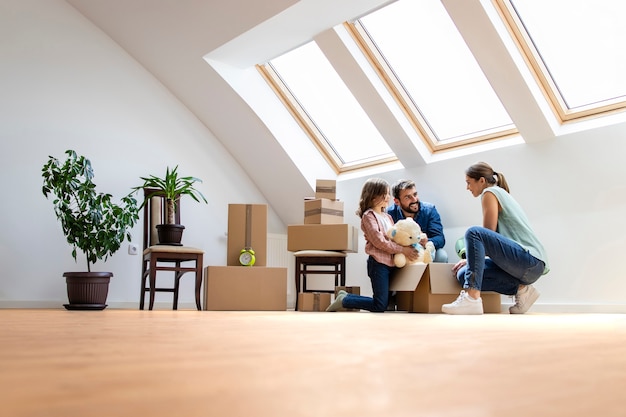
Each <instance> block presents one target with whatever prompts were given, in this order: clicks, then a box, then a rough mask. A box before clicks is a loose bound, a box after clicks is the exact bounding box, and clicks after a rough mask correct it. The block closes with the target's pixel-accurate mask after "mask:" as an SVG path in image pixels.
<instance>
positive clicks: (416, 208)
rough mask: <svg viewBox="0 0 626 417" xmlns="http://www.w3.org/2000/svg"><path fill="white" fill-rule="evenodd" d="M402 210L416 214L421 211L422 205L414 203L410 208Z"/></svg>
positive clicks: (406, 207) (405, 207)
mask: <svg viewBox="0 0 626 417" xmlns="http://www.w3.org/2000/svg"><path fill="white" fill-rule="evenodd" d="M402 210H404V211H406V212H407V213H412V214H415V213H417V212H418V211H419V210H420V205H419V203H412V204H409V205H408V206H404V207H402Z"/></svg>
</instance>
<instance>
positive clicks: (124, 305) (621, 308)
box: [0, 300, 626, 314]
mask: <svg viewBox="0 0 626 417" xmlns="http://www.w3.org/2000/svg"><path fill="white" fill-rule="evenodd" d="M512 305H513V303H502V312H503V313H508V312H509V307H510V306H512ZM0 308H7V309H8V308H25V309H28V308H47V309H57V308H64V307H63V303H62V302H59V301H10V300H0ZM107 308H111V309H124V310H139V303H138V302H111V303H108V307H107ZM287 308H288V310H289V309H291V310H293V306H289V305H288V306H287ZM146 309H147V307H146ZM154 309H155V310H171V309H172V303H171V302H160V303H154ZM178 309H179V310H196V305H195V303H193V302H189V303H179V304H178ZM529 313H552V314H567V313H571V314H593V313H599V314H626V304H542V303H535V304H534V305H533V306H532V308H531V309H530V310H529Z"/></svg>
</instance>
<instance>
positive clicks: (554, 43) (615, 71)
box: [496, 0, 626, 121]
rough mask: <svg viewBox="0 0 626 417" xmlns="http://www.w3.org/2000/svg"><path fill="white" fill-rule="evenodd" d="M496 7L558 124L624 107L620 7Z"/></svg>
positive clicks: (616, 1)
mask: <svg viewBox="0 0 626 417" xmlns="http://www.w3.org/2000/svg"><path fill="white" fill-rule="evenodd" d="M496 3H497V4H498V6H499V7H500V10H501V12H502V13H503V15H504V18H505V19H506V20H507V22H508V23H509V25H510V28H511V30H512V33H513V35H514V37H515V38H516V40H517V41H518V43H519V45H520V48H521V49H522V52H523V53H524V54H525V56H526V57H527V60H528V62H529V64H530V67H531V69H532V70H533V72H534V73H535V75H536V77H537V79H538V81H539V83H540V85H541V86H542V87H543V89H544V91H545V92H546V95H547V96H548V99H549V100H550V102H551V104H552V105H553V108H554V109H555V112H556V113H557V115H559V116H560V119H561V121H567V120H572V119H576V118H579V117H584V116H588V115H594V114H598V113H601V112H606V111H612V110H616V109H623V108H625V107H626V49H625V48H624V40H626V25H624V16H626V2H624V1H623V0H550V1H538V0H535V1H530V0H524V1H520V0H512V1H511V0H496Z"/></svg>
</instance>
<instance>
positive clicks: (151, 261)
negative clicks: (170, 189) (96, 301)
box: [139, 189, 204, 310]
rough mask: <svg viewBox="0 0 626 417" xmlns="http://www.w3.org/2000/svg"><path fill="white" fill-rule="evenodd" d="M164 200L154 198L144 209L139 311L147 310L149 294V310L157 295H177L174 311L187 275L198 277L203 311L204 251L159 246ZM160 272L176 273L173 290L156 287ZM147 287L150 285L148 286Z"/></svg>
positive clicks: (145, 193) (163, 217)
mask: <svg viewBox="0 0 626 417" xmlns="http://www.w3.org/2000/svg"><path fill="white" fill-rule="evenodd" d="M149 193H150V190H147V189H145V190H144V196H147V195H149ZM179 203H180V202H179V201H177V207H178V210H177V211H176V216H175V221H176V223H180V204H179ZM165 210H166V209H165V199H164V198H163V197H161V196H156V197H151V198H150V199H149V200H148V201H147V202H146V204H145V206H144V210H143V215H144V217H143V255H142V257H143V259H142V268H141V269H142V270H141V298H140V301H139V309H140V310H143V309H144V301H145V297H146V293H149V294H150V302H149V305H148V309H149V310H152V308H153V307H154V297H155V294H156V293H157V292H171V293H174V294H173V295H174V302H173V309H174V310H177V309H178V290H179V287H180V279H181V277H182V276H183V275H184V274H186V273H187V272H192V273H194V275H195V280H196V282H195V296H196V307H197V309H198V310H202V306H201V304H200V288H201V286H202V261H203V256H204V251H203V250H201V249H198V248H192V247H189V246H171V245H159V244H158V242H159V239H158V234H157V229H156V225H157V224H161V223H163V219H165ZM159 271H170V272H173V273H174V286H173V287H157V286H156V277H157V272H159ZM146 284H148V285H146Z"/></svg>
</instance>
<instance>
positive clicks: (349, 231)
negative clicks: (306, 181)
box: [287, 179, 359, 311]
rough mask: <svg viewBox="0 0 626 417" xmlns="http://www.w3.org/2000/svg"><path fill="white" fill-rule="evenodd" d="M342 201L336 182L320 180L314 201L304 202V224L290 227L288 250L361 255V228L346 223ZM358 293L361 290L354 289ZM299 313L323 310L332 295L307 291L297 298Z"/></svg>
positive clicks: (307, 200)
mask: <svg viewBox="0 0 626 417" xmlns="http://www.w3.org/2000/svg"><path fill="white" fill-rule="evenodd" d="M343 210H344V206H343V201H339V200H337V182H336V181H335V180H319V179H318V180H317V181H316V187H315V198H310V199H305V201H304V223H303V224H297V225H289V226H288V227H287V249H288V250H289V251H290V252H298V251H302V250H328V251H339V252H358V242H359V235H358V229H357V228H356V227H354V226H351V225H349V224H345V223H344V218H343ZM351 291H355V293H356V291H358V287H351ZM297 296H298V297H299V298H298V310H300V311H324V310H325V309H326V307H328V305H329V304H330V301H331V300H330V294H329V293H318V292H306V293H300V294H298V295H297Z"/></svg>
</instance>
